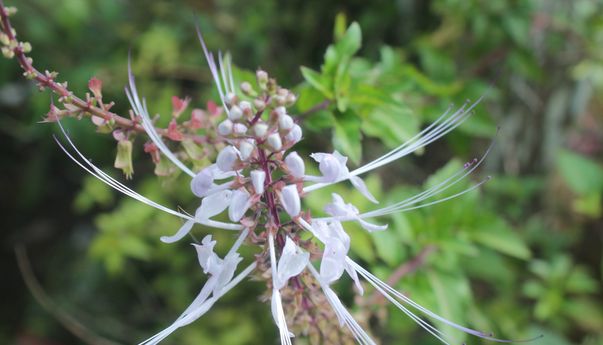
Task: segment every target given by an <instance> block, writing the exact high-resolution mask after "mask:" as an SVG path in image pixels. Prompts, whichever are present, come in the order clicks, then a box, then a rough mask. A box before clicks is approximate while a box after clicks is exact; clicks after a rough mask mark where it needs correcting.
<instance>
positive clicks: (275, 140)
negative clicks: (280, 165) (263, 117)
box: [267, 133, 283, 151]
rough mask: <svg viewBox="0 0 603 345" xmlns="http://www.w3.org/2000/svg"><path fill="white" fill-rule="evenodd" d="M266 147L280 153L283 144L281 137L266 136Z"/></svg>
mask: <svg viewBox="0 0 603 345" xmlns="http://www.w3.org/2000/svg"><path fill="white" fill-rule="evenodd" d="M267 141H268V145H269V146H270V147H271V148H272V149H273V150H274V151H280V150H281V148H282V147H283V142H282V141H281V135H280V134H278V133H272V134H270V135H269V136H268V140H267Z"/></svg>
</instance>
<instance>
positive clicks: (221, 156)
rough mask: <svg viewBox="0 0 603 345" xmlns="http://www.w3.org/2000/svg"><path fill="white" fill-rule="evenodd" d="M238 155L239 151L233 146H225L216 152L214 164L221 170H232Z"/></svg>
mask: <svg viewBox="0 0 603 345" xmlns="http://www.w3.org/2000/svg"><path fill="white" fill-rule="evenodd" d="M238 156H239V151H238V150H237V149H236V148H235V147H234V146H230V145H229V146H226V147H225V148H223V149H222V151H220V153H218V158H216V164H217V165H218V168H220V170H222V171H232V170H233V168H234V165H235V163H236V162H237V158H238Z"/></svg>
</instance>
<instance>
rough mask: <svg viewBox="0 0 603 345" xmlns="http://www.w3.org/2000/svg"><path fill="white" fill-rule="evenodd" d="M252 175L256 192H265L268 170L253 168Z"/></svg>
mask: <svg viewBox="0 0 603 345" xmlns="http://www.w3.org/2000/svg"><path fill="white" fill-rule="evenodd" d="M250 175H251V183H252V184H253V189H254V190H255V194H263V193H264V182H265V181H266V172H264V171H263V170H253V171H251V173H250Z"/></svg>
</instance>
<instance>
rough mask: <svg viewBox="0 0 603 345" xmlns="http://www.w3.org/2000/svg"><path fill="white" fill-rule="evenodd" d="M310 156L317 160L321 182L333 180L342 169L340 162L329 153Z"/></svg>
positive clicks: (335, 179)
mask: <svg viewBox="0 0 603 345" xmlns="http://www.w3.org/2000/svg"><path fill="white" fill-rule="evenodd" d="M310 157H312V158H314V159H315V160H316V161H317V162H318V169H319V170H320V173H321V174H322V181H323V182H335V181H337V179H338V178H339V176H340V175H341V173H342V172H343V171H344V170H343V169H342V166H341V163H340V162H339V161H338V160H337V158H335V157H334V156H333V155H331V154H316V153H314V154H312V155H310Z"/></svg>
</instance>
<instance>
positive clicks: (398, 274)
mask: <svg viewBox="0 0 603 345" xmlns="http://www.w3.org/2000/svg"><path fill="white" fill-rule="evenodd" d="M435 250H436V247H435V246H433V245H429V246H427V247H424V248H423V249H421V251H420V252H419V254H417V255H416V256H415V257H414V258H412V259H411V260H410V261H407V262H405V263H403V264H402V265H400V266H398V268H396V270H395V271H394V272H393V273H392V274H391V275H390V277H389V279H388V280H387V285H389V286H395V285H397V284H398V282H399V281H400V280H401V279H402V278H403V277H404V276H406V275H408V274H411V273H413V272H415V271H416V270H418V269H419V268H420V267H421V266H423V264H424V263H425V259H426V258H427V257H428V256H429V255H430V254H431V253H433V252H434V251H435ZM367 301H371V303H370V304H382V303H383V302H384V301H385V297H383V295H381V294H380V293H379V292H378V291H377V290H375V291H373V293H372V294H371V296H370V297H369V298H367Z"/></svg>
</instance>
